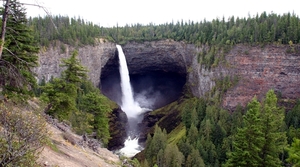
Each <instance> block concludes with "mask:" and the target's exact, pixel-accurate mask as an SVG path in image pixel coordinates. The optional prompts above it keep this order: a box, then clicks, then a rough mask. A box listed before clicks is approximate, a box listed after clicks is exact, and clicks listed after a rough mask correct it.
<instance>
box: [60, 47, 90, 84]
mask: <svg viewBox="0 0 300 167" xmlns="http://www.w3.org/2000/svg"><path fill="white" fill-rule="evenodd" d="M77 56H78V52H77V51H76V50H75V51H74V52H73V53H72V56H71V57H70V58H68V59H62V62H63V64H62V65H61V66H62V67H65V68H66V70H64V71H63V73H62V78H63V79H64V80H65V81H66V82H68V83H72V84H80V83H82V82H83V79H85V78H86V76H87V75H86V72H87V70H86V69H85V68H84V67H83V66H82V65H81V64H80V61H79V60H78V58H77Z"/></svg>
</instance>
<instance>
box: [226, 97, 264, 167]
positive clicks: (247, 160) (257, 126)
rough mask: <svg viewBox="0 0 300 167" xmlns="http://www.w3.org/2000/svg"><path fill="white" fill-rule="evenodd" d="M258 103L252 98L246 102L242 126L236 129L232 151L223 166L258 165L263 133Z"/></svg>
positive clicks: (247, 166)
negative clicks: (246, 108) (246, 106)
mask: <svg viewBox="0 0 300 167" xmlns="http://www.w3.org/2000/svg"><path fill="white" fill-rule="evenodd" d="M260 108H261V106H260V104H259V102H258V101H257V100H256V98H254V99H253V100H252V101H251V102H250V103H249V104H248V111H247V113H246V115H245V116H244V117H243V123H244V126H243V128H240V129H238V131H237V134H236V135H235V140H234V141H233V151H232V152H231V153H229V154H228V161H227V162H226V165H225V166H228V167H230V166H232V167H234V166H241V167H242V166H245V167H249V166H259V165H260V164H261V162H262V159H261V157H260V155H259V154H260V152H261V151H262V145H263V141H264V139H263V133H262V125H261V119H260V118H259V114H260Z"/></svg>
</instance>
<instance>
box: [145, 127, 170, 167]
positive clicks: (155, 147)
mask: <svg viewBox="0 0 300 167" xmlns="http://www.w3.org/2000/svg"><path fill="white" fill-rule="evenodd" d="M146 143H147V146H146V148H145V157H146V159H147V161H148V163H149V166H153V165H154V164H156V162H157V153H159V152H160V150H162V151H163V150H164V149H165V148H166V146H167V133H166V131H165V130H164V131H162V130H161V129H160V128H159V127H158V126H157V125H155V132H154V135H153V137H151V136H149V135H148V138H147V141H146ZM162 151H161V152H162ZM161 155H162V154H161Z"/></svg>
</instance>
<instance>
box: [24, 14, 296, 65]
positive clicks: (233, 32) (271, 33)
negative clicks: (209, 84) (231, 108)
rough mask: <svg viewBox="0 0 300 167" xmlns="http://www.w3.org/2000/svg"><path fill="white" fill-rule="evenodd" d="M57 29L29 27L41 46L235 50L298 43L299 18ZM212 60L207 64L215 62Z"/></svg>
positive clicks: (46, 23)
mask: <svg viewBox="0 0 300 167" xmlns="http://www.w3.org/2000/svg"><path fill="white" fill-rule="evenodd" d="M52 19H53V21H54V24H55V25H56V27H57V29H55V27H54V26H53V25H52V23H51V20H50V18H49V17H44V18H41V17H39V18H30V19H29V22H30V23H29V24H30V26H31V27H33V29H34V30H36V34H35V37H36V38H37V39H40V42H41V44H43V45H44V44H48V43H49V40H50V41H51V40H61V41H63V42H64V43H67V44H71V45H82V44H83V45H85V44H94V42H95V40H94V39H95V38H100V37H104V38H105V39H107V40H108V41H112V42H117V43H120V44H125V43H127V42H130V41H135V42H143V41H155V40H162V39H173V40H175V41H185V42H187V43H193V44H196V45H198V46H201V45H215V46H225V45H226V46H232V45H235V44H238V43H250V44H257V43H262V44H265V43H273V42H278V41H280V43H282V44H288V43H289V41H291V42H293V44H296V43H299V36H300V34H299V17H298V16H297V15H296V14H295V13H292V14H291V13H286V14H283V15H277V14H275V13H270V14H267V13H266V12H263V13H261V14H260V15H258V14H257V15H256V16H254V17H251V16H250V15H249V16H248V17H247V18H234V17H233V16H232V17H229V18H228V21H225V18H222V19H221V20H220V19H219V18H217V19H213V20H212V21H206V20H203V21H200V22H193V21H188V22H183V21H181V22H180V21H178V22H176V23H174V22H171V23H165V24H160V25H154V24H152V23H150V24H148V25H141V24H139V23H137V24H132V25H125V26H123V27H119V26H114V27H109V28H105V27H100V26H98V25H94V24H93V23H91V22H85V21H84V20H83V19H80V18H69V17H64V16H55V17H52ZM213 59H214V57H213V56H209V58H208V59H207V60H208V61H211V62H213Z"/></svg>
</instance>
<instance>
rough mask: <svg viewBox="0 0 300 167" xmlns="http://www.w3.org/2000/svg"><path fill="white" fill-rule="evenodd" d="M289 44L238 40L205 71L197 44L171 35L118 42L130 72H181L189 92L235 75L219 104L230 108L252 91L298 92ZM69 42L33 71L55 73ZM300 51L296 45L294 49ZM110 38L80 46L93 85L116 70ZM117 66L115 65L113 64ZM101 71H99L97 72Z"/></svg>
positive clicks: (298, 59) (298, 58)
mask: <svg viewBox="0 0 300 167" xmlns="http://www.w3.org/2000/svg"><path fill="white" fill-rule="evenodd" d="M288 47H289V46H271V45H268V46H265V47H263V48H262V47H260V46H256V47H250V46H245V45H237V46H234V47H233V48H232V50H231V51H230V52H229V53H228V54H227V55H226V57H225V58H226V61H227V64H226V65H224V64H220V65H219V66H217V67H215V68H212V69H211V70H207V69H205V68H203V67H201V65H200V64H199V63H198V61H197V53H199V51H200V50H201V48H199V47H196V46H194V45H191V44H185V43H183V42H175V41H171V40H164V41H155V42H144V43H129V44H126V45H125V46H123V50H124V53H125V55H126V59H127V63H128V66H129V72H130V73H131V74H143V73H145V72H149V71H159V72H172V73H176V74H178V76H183V78H185V79H186V82H187V86H188V87H189V88H190V90H191V92H192V94H193V95H195V96H197V97H201V96H203V95H204V94H205V93H206V92H208V91H209V90H211V88H212V87H213V86H214V85H215V79H218V78H220V77H221V76H226V75H231V76H233V75H234V76H238V78H239V82H238V83H237V85H236V86H235V87H233V88H231V89H229V90H228V91H227V92H226V94H225V97H224V99H223V106H224V107H225V108H229V109H232V108H234V107H235V106H236V105H237V104H241V105H243V106H244V105H245V104H246V103H247V102H249V101H250V100H251V99H252V98H253V97H254V96H255V95H256V96H257V97H258V98H261V97H262V96H263V95H264V94H265V93H266V92H267V91H268V90H269V89H274V90H275V91H276V92H278V93H279V94H281V96H282V97H283V98H285V99H296V98H299V97H300V89H299V87H300V75H299V73H300V54H299V51H298V52H297V48H296V53H291V54H288V53H287V52H286V50H287V49H288ZM72 50H74V48H72V47H68V46H67V49H66V53H64V54H61V53H60V47H55V48H50V49H48V50H47V51H46V52H42V53H41V54H40V60H39V61H40V67H38V68H36V69H35V71H36V72H37V74H38V78H39V79H42V77H43V76H44V77H45V79H46V80H49V79H50V78H51V76H54V77H57V76H59V74H60V72H61V71H62V69H61V68H60V67H59V64H60V59H61V58H66V57H69V55H70V54H71V51H72ZM298 50H299V49H298ZM116 57H117V52H116V47H115V44H113V43H109V42H107V43H103V42H102V43H98V44H97V45H96V46H86V47H83V48H79V59H80V60H81V62H82V64H83V65H84V66H86V67H87V68H88V70H89V73H88V75H89V77H90V79H91V80H92V82H93V83H94V85H96V86H98V85H99V83H100V77H103V78H105V77H106V76H109V75H110V72H111V71H116V68H117V67H118V65H117V64H118V59H117V58H116ZM117 70H118V69H117ZM101 75H102V76H101Z"/></svg>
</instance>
